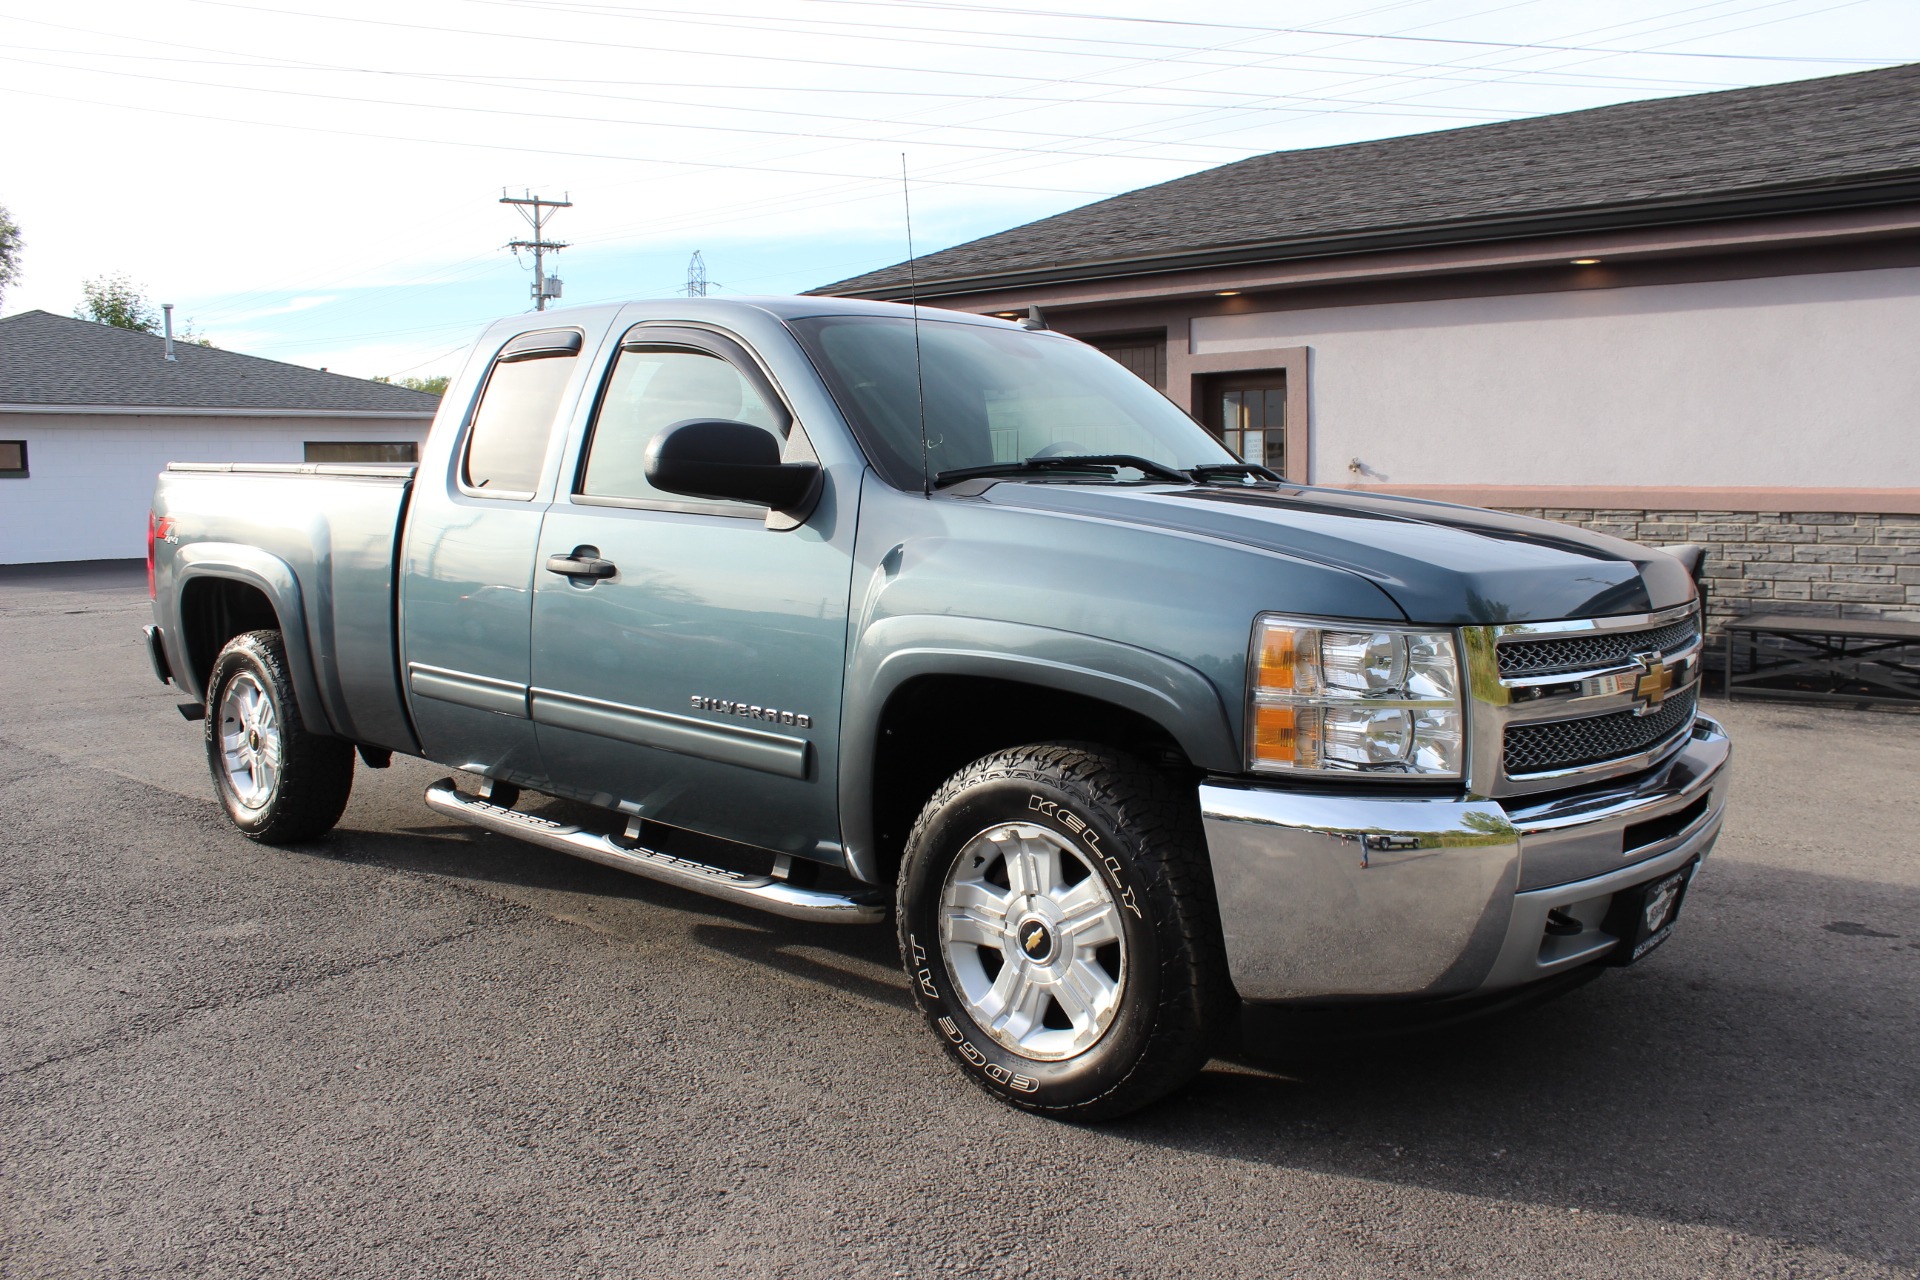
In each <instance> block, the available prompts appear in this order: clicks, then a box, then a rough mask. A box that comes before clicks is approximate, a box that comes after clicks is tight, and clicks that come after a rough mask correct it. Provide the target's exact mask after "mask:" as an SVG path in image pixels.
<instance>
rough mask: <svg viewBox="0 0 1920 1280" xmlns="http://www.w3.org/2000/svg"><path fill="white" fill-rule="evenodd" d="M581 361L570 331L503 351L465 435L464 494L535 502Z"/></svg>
mask: <svg viewBox="0 0 1920 1280" xmlns="http://www.w3.org/2000/svg"><path fill="white" fill-rule="evenodd" d="M579 355H580V335H579V334H578V333H574V332H572V331H565V332H557V333H556V332H545V333H527V334H522V335H520V336H519V337H518V338H515V339H514V340H513V341H512V342H509V343H508V344H507V345H506V347H504V348H503V349H502V350H501V352H500V355H499V358H498V359H497V360H496V361H495V362H494V366H493V370H492V372H490V373H489V374H488V375H487V385H486V388H485V389H484V390H483V391H482V392H481V393H480V404H479V406H478V407H477V408H475V409H474V411H473V424H472V425H471V426H470V427H469V428H468V429H467V452H466V457H465V458H464V459H463V460H462V461H461V475H460V479H461V485H462V487H463V488H465V489H466V490H467V491H468V492H470V493H475V494H478V495H480V496H481V497H488V498H492V497H499V498H516V499H520V500H523V501H524V500H525V499H528V498H531V497H532V496H533V493H534V491H535V490H536V489H538V488H539V487H540V466H541V463H542V462H544V461H545V459H546V456H547V441H548V439H549V438H550V437H551V436H552V434H553V425H554V419H555V418H556V417H557V416H558V414H559V410H560V397H561V395H562V393H564V392H565V391H566V388H567V382H568V380H569V379H570V378H572V376H573V370H574V365H575V364H576V363H577V362H578V359H579Z"/></svg>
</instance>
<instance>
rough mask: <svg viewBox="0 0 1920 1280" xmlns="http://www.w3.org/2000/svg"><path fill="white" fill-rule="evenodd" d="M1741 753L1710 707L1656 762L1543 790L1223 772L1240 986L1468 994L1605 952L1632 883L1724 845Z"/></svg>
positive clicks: (1210, 790)
mask: <svg viewBox="0 0 1920 1280" xmlns="http://www.w3.org/2000/svg"><path fill="white" fill-rule="evenodd" d="M1731 752H1732V744H1731V743H1730V742H1729V741H1728V740H1727V735H1726V732H1725V731H1724V730H1723V729H1721V727H1720V726H1719V725H1718V724H1716V723H1715V722H1714V721H1712V720H1709V719H1707V718H1706V717H1705V716H1702V717H1700V719H1699V721H1698V722H1697V723H1696V724H1695V726H1694V730H1693V736H1692V738H1691V739H1690V740H1689V741H1688V742H1687V745H1686V746H1685V747H1684V748H1683V749H1682V750H1681V751H1679V752H1678V753H1677V754H1675V755H1674V756H1672V757H1671V758H1670V759H1668V760H1667V761H1666V762H1665V763H1664V764H1662V765H1660V766H1659V767H1658V768H1656V769H1654V770H1653V771H1651V772H1650V773H1647V774H1645V775H1643V776H1641V777H1639V778H1635V779H1631V780H1628V781H1626V782H1623V783H1621V784H1619V785H1616V786H1612V787H1606V788H1587V789H1583V790H1582V791H1580V792H1578V793H1576V794H1573V795H1563V796H1557V797H1547V798H1545V799H1540V800H1531V799H1522V798H1510V799H1508V800H1505V801H1496V800H1463V799H1460V798H1458V797H1448V796H1426V797H1410V796H1388V795H1381V794H1373V795H1368V794H1364V793H1356V792H1355V791H1352V790H1348V791H1344V792H1341V793H1334V792H1331V791H1303V790H1285V789H1281V788H1278V787H1273V786H1264V785H1260V784H1257V783H1241V782H1237V781H1226V780H1219V779H1216V780H1212V781H1209V782H1207V783H1205V784H1203V785H1202V786H1201V788H1200V810H1201V817H1202V821H1203V823H1204V825H1205V829H1206V837H1207V852H1208V855H1209V857H1210V858H1211V860H1212V863H1213V876H1214V883H1215V886H1216V888H1217V889H1218V892H1219V896H1220V923H1221V926H1222V928H1223V929H1224V931H1225V934H1226V944H1227V962H1228V967H1229V969H1230V971H1231V973H1232V975H1233V983H1234V986H1235V987H1236V988H1237V989H1238V990H1239V992H1240V995H1241V996H1242V998H1244V999H1247V1000H1336V999H1343V998H1350V997H1359V998H1365V997H1379V996H1434V997H1438V996H1459V995H1468V994H1476V993H1481V992H1491V991H1498V990H1502V989H1505V988H1510V987H1517V986H1521V985H1523V984H1525V983H1528V982H1532V981H1535V980H1537V979H1540V978H1547V977H1551V976H1552V975H1554V974H1557V973H1562V972H1564V971H1566V970H1568V969H1572V968H1575V967H1577V966H1579V965H1582V964H1585V963H1587V962H1589V961H1593V960H1598V959H1600V958H1601V957H1603V956H1605V955H1606V954H1607V953H1608V952H1609V951H1611V950H1613V949H1614V946H1615V939H1614V938H1613V937H1612V936H1611V935H1610V934H1608V933H1606V932H1605V931H1604V930H1602V929H1601V927H1600V923H1601V921H1602V920H1603V919H1604V918H1605V916H1606V914H1607V907H1608V905H1609V904H1610V903H1611V901H1612V898H1613V895H1614V894H1615V893H1616V892H1618V891H1619V890H1621V889H1625V888H1628V887H1631V886H1633V885H1637V884H1641V883H1643V882H1645V881H1647V880H1651V879H1653V878H1655V877H1656V876H1659V875H1663V874H1665V873H1666V872H1667V871H1669V870H1672V869H1673V868H1676V867H1683V866H1685V865H1687V864H1688V863H1689V862H1691V861H1693V860H1694V859H1695V858H1700V857H1704V856H1705V855H1706V853H1707V852H1708V850H1710V849H1712V847H1713V842H1714V840H1715V839H1716V838H1717V837H1718V836H1719V834H1720V822H1721V819H1722V817H1723V816H1724V814H1725V812H1726V788H1727V780H1728V777H1729V770H1728V760H1729V758H1730V755H1731ZM1555 911H1557V912H1559V913H1560V916H1559V919H1558V920H1557V921H1556V930H1555V932H1554V933H1552V934H1549V933H1548V932H1547V925H1548V914H1549V913H1550V912H1555ZM1575 921H1577V922H1578V924H1579V929H1578V930H1577V931H1575V930H1574V929H1573V928H1572V927H1571V923H1570V922H1575Z"/></svg>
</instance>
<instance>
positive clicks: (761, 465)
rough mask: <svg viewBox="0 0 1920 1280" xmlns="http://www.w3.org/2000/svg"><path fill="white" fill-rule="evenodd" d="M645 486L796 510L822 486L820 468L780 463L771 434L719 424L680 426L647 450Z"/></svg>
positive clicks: (777, 444) (694, 420)
mask: <svg viewBox="0 0 1920 1280" xmlns="http://www.w3.org/2000/svg"><path fill="white" fill-rule="evenodd" d="M646 471H647V483H648V484H650V485H652V486H653V487H654V488H656V489H659V490H662V491H663V492H666V493H680V494H685V495H686V496H687V497H689V498H719V499H721V500H723V501H728V502H757V503H760V504H762V505H764V506H769V507H772V508H773V509H774V510H776V511H782V510H786V509H788V508H792V507H797V506H799V505H801V503H803V502H805V501H806V500H807V499H808V498H809V497H811V496H812V494H813V493H814V490H815V489H816V488H817V487H818V485H819V484H820V464H819V463H817V462H782V461H780V441H779V440H778V439H777V438H775V436H774V434H773V433H772V432H771V431H768V430H766V429H765V428H763V427H756V426H752V425H750V424H748V423H745V422H728V421H726V420H724V419H721V418H688V419H686V420H685V421H684V422H676V423H674V424H673V425H672V426H669V427H668V428H666V429H665V430H664V431H662V432H661V433H660V434H659V435H657V436H655V437H654V438H653V440H652V442H651V443H650V444H648V445H647V456H646Z"/></svg>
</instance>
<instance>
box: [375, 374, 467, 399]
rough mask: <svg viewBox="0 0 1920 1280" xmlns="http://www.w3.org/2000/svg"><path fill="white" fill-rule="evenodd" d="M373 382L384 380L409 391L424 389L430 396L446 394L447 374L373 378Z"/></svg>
mask: <svg viewBox="0 0 1920 1280" xmlns="http://www.w3.org/2000/svg"><path fill="white" fill-rule="evenodd" d="M374 381H375V382H385V383H388V384H390V385H392V386H396V387H405V388H406V389H407V390H409V391H424V392H426V393H427V394H428V395H430V396H443V395H445V394H447V383H448V382H449V381H450V379H449V377H448V375H446V374H444V373H443V374H440V375H439V376H438V377H433V378H387V377H380V378H375V379H374Z"/></svg>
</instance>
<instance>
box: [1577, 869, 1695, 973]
mask: <svg viewBox="0 0 1920 1280" xmlns="http://www.w3.org/2000/svg"><path fill="white" fill-rule="evenodd" d="M1699 867H1700V859H1698V858H1695V859H1694V860H1693V861H1691V862H1689V863H1688V864H1687V865H1686V866H1684V867H1681V868H1679V869H1678V870H1676V871H1669V872H1668V873H1667V874H1665V875H1663V876H1655V877H1654V878H1653V879H1651V880H1649V881H1647V882H1646V883H1645V884H1637V885H1635V886H1633V887H1632V888H1631V889H1622V890H1621V891H1620V892H1618V893H1616V894H1614V895H1613V902H1612V904H1611V905H1609V906H1608V908H1607V916H1606V919H1605V920H1602V921H1601V922H1600V927H1601V929H1603V930H1604V931H1606V932H1607V933H1610V934H1612V935H1613V936H1614V937H1616V938H1618V939H1619V940H1620V945H1619V946H1617V947H1615V948H1614V949H1613V950H1612V951H1610V952H1608V953H1607V958H1606V961H1605V963H1607V964H1611V965H1627V964H1632V963H1633V962H1634V961H1636V960H1640V959H1643V958H1644V957H1645V956H1646V955H1647V953H1648V952H1650V951H1652V950H1653V949H1654V948H1655V947H1658V946H1659V945H1660V944H1661V943H1663V942H1665V941H1666V940H1667V939H1668V938H1669V937H1671V936H1672V934H1673V926H1674V924H1675V922H1677V921H1678V920H1679V918H1680V904H1681V903H1682V902H1683V901H1685V899H1686V896H1687V886H1688V885H1690V884H1692V883H1693V873H1694V872H1695V871H1697V870H1699Z"/></svg>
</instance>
